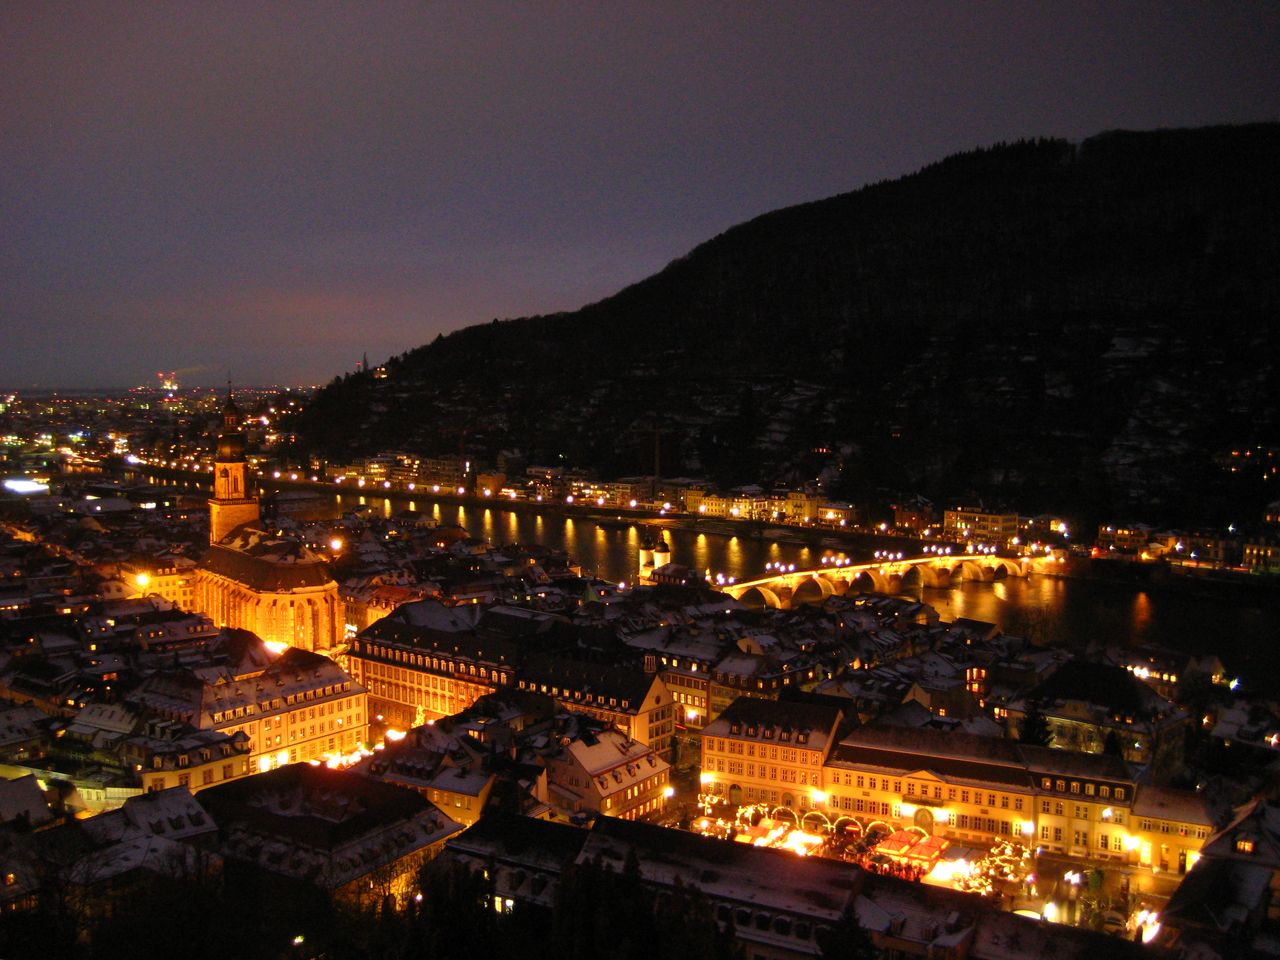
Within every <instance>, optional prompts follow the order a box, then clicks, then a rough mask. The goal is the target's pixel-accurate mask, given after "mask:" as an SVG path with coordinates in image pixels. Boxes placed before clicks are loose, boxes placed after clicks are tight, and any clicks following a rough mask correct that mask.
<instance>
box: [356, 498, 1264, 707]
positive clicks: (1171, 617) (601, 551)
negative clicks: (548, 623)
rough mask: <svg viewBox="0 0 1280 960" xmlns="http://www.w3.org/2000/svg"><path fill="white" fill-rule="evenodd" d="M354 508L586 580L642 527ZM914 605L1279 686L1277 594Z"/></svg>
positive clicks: (941, 600) (494, 511)
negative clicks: (527, 547)
mask: <svg viewBox="0 0 1280 960" xmlns="http://www.w3.org/2000/svg"><path fill="white" fill-rule="evenodd" d="M357 505H364V506H369V507H373V508H374V509H375V510H377V511H378V512H380V513H383V514H385V515H388V516H389V515H390V514H391V513H392V512H394V511H396V510H403V509H411V510H413V511H415V512H421V513H423V514H425V515H427V516H429V517H431V518H432V519H433V520H435V521H436V522H438V523H441V524H447V525H457V526H460V527H463V528H464V529H466V530H467V531H468V532H469V533H470V534H471V535H472V536H474V537H479V538H481V539H485V540H489V541H491V542H493V543H496V544H502V543H513V542H517V543H542V544H545V545H547V546H550V547H555V548H558V549H562V550H565V551H567V552H568V553H569V554H570V556H572V557H574V558H576V559H577V560H578V561H579V563H580V564H581V565H582V568H583V570H584V572H590V573H594V574H597V575H598V576H600V577H603V578H605V579H607V580H613V581H619V582H628V583H629V582H633V581H634V580H635V577H636V571H637V567H638V554H639V547H640V541H641V538H642V536H643V532H644V530H643V528H642V527H641V526H640V525H629V526H626V527H624V528H621V529H616V528H605V527H602V526H600V525H598V524H597V523H595V522H594V521H592V520H589V519H586V518H583V517H571V516H565V515H563V514H560V513H553V512H547V513H536V512H531V511H529V510H509V509H503V508H501V507H499V506H497V505H494V506H489V505H487V504H459V503H457V502H454V501H433V500H430V499H427V498H413V497H409V496H403V497H399V496H397V497H395V498H385V497H377V496H359V495H349V494H348V495H344V496H342V497H341V498H340V497H338V496H337V495H334V496H333V506H334V512H335V514H336V513H337V512H339V511H340V510H343V509H351V508H352V507H354V506H357ZM663 534H664V536H665V537H666V539H667V542H668V543H669V544H670V546H671V556H672V560H673V561H675V562H676V563H683V564H686V565H688V566H690V567H692V568H694V569H696V570H700V571H703V572H710V573H711V574H712V576H714V575H715V574H718V573H723V574H724V575H725V576H726V577H734V578H735V579H737V580H751V579H757V578H759V577H762V576H766V575H767V570H766V564H770V565H776V564H779V563H782V564H795V567H796V569H806V568H810V567H815V566H818V565H819V564H820V562H821V558H822V556H823V555H832V556H839V557H848V558H849V559H851V560H854V561H855V562H858V561H862V560H868V559H870V557H869V556H865V555H859V554H857V553H855V552H850V553H845V552H843V551H840V550H827V549H822V548H817V547H809V546H804V545H802V544H795V543H776V542H771V541H769V540H767V539H766V540H758V539H751V538H747V537H733V536H723V535H720V534H714V533H698V532H696V531H692V530H682V529H678V528H673V527H668V528H666V529H664V531H663ZM917 596H918V598H919V599H921V600H923V601H925V602H926V603H929V604H930V605H932V606H933V607H934V608H935V609H937V611H938V613H939V615H940V616H941V617H942V619H943V620H953V619H956V618H957V617H969V618H971V619H975V620H985V621H988V622H991V623H995V624H997V625H999V626H1000V627H1001V628H1002V629H1006V630H1009V631H1010V632H1028V631H1030V632H1035V631H1037V630H1038V631H1041V632H1043V633H1044V634H1046V635H1047V636H1048V637H1049V638H1050V639H1052V640H1054V641H1055V642H1060V643H1063V644H1065V645H1067V646H1069V647H1072V648H1074V649H1078V650H1080V649H1083V648H1084V647H1086V646H1088V645H1089V644H1090V643H1098V644H1102V645H1104V646H1111V645H1116V646H1126V645H1130V644H1157V645H1161V646H1166V647H1171V648H1174V649H1177V650H1182V651H1185V652H1188V653H1204V652H1213V653H1216V654H1217V655H1218V656H1219V657H1220V658H1221V659H1222V660H1223V662H1224V663H1225V664H1226V665H1227V667H1228V668H1229V669H1230V670H1231V671H1233V672H1235V673H1237V674H1239V675H1240V676H1241V677H1242V678H1243V680H1244V681H1245V682H1246V683H1247V684H1248V685H1249V686H1251V687H1253V688H1254V689H1257V688H1259V687H1263V686H1273V685H1275V684H1276V683H1280V657H1277V656H1276V653H1277V651H1280V601H1278V600H1277V596H1276V594H1275V593H1271V594H1263V595H1259V596H1253V597H1250V598H1248V599H1240V598H1238V597H1229V596H1225V595H1224V596H1222V597H1214V596H1209V597H1205V596H1190V595H1186V594H1184V593H1181V592H1180V591H1179V589H1178V586H1177V585H1170V586H1166V587H1163V588H1159V589H1147V588H1142V587H1137V586H1133V585H1129V584H1119V583H1109V582H1104V581H1097V580H1083V579H1075V578H1066V577H1046V576H1033V577H1030V578H1027V579H1008V580H1001V581H997V582H995V583H977V582H965V583H962V584H959V585H957V586H954V587H950V588H947V589H924V590H921V591H919V593H918V594H917Z"/></svg>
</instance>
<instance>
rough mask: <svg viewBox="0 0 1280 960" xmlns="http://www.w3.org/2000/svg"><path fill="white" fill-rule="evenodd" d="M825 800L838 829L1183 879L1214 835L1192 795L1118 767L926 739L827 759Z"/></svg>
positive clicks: (1035, 750)
mask: <svg viewBox="0 0 1280 960" xmlns="http://www.w3.org/2000/svg"><path fill="white" fill-rule="evenodd" d="M820 795H821V796H822V797H824V798H825V800H824V810H823V812H824V814H825V816H826V817H827V818H828V819H829V821H830V822H831V823H833V824H834V823H839V822H840V821H844V822H846V823H848V824H851V825H853V824H857V825H858V826H859V827H861V828H862V829H864V830H865V829H869V828H871V827H872V826H873V825H875V824H876V823H877V822H878V823H881V824H883V825H884V826H887V827H890V828H892V829H899V828H903V827H917V828H919V829H921V830H923V831H925V832H926V833H928V834H930V835H933V834H938V835H942V836H945V837H948V838H949V839H951V840H953V841H958V842H960V843H968V844H973V845H989V844H991V843H994V842H996V841H998V840H1016V839H1020V840H1022V841H1023V842H1025V843H1027V844H1029V845H1032V846H1037V847H1040V848H1041V849H1043V850H1045V851H1047V852H1051V853H1056V854H1059V855H1062V856H1068V857H1076V858H1080V859H1088V860H1104V861H1105V860H1114V861H1116V862H1119V863H1124V864H1131V865H1138V866H1144V867H1151V868H1155V869H1159V870H1162V871H1172V872H1179V873H1184V872H1186V870H1187V869H1188V867H1189V866H1191V865H1192V864H1194V863H1195V860H1196V857H1197V856H1198V854H1199V850H1200V847H1201V846H1202V845H1203V843H1204V841H1205V838H1206V837H1207V836H1208V832H1209V828H1210V827H1209V818H1208V816H1207V814H1206V813H1205V811H1204V809H1203V805H1202V804H1201V803H1200V801H1199V798H1198V797H1197V796H1196V795H1195V794H1192V793H1187V792H1184V791H1173V790H1165V789H1163V788H1157V787H1146V786H1143V787H1139V786H1138V785H1137V784H1136V783H1135V782H1134V781H1133V779H1132V778H1131V776H1130V775H1129V773H1128V769H1127V767H1126V766H1125V764H1124V763H1123V762H1122V761H1120V760H1119V759H1118V758H1116V757H1111V756H1106V755H1100V754H1087V753H1074V752H1067V751H1062V750H1051V749H1048V748H1045V747H1030V746H1027V745H1024V744H1018V743H1016V742H1013V741H1009V740H997V739H991V738H985V737H975V736H971V735H968V734H961V733H955V732H946V733H943V732H940V731H936V730H929V729H909V728H892V727H864V728H861V729H859V730H857V731H854V732H853V733H851V734H850V735H849V736H847V737H845V738H844V739H843V740H842V741H841V743H840V744H839V746H837V747H836V748H835V749H834V750H833V751H832V753H831V756H830V759H829V760H828V761H827V764H826V766H825V767H824V769H823V784H822V787H821V788H820ZM1157 811H1160V812H1159V813H1157Z"/></svg>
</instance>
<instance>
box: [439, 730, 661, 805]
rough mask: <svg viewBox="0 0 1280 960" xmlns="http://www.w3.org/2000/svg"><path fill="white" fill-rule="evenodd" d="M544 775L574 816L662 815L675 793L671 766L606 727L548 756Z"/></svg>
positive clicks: (554, 796)
mask: <svg viewBox="0 0 1280 960" xmlns="http://www.w3.org/2000/svg"><path fill="white" fill-rule="evenodd" d="M547 772H548V775H549V779H550V783H551V796H552V798H553V799H554V800H555V801H556V803H557V804H559V805H560V806H561V807H563V808H565V809H567V810H570V811H572V812H573V813H597V814H599V813H603V814H606V815H607V816H610V817H619V818H620V819H623V820H635V819H638V818H639V817H643V816H646V815H648V814H651V813H658V812H660V811H661V810H662V809H663V807H664V806H665V805H666V802H667V800H668V799H669V797H670V795H671V794H672V793H673V792H674V791H668V789H667V788H668V786H669V784H670V781H671V767H670V765H669V764H668V763H667V762H666V761H665V760H663V759H662V758H660V757H659V756H658V755H657V754H656V753H655V752H654V751H653V750H652V749H650V747H649V746H648V745H646V744H644V743H641V742H640V741H638V740H632V739H631V738H630V737H628V736H626V735H625V734H623V733H621V732H620V731H618V730H614V729H610V728H606V729H604V730H601V731H599V732H598V733H586V734H584V735H581V736H578V737H575V738H574V739H573V740H570V741H569V743H567V744H565V745H564V746H563V747H562V748H561V750H560V751H559V753H557V754H554V755H552V756H550V757H549V758H548V760H547ZM455 819H456V818H455Z"/></svg>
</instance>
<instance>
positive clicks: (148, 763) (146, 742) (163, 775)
mask: <svg viewBox="0 0 1280 960" xmlns="http://www.w3.org/2000/svg"><path fill="white" fill-rule="evenodd" d="M251 751H252V748H251V746H250V744H249V738H248V736H246V735H245V734H243V733H237V734H233V735H227V734H224V733H220V732H218V731H215V730H198V729H196V728H194V727H191V726H188V725H186V724H179V723H175V722H173V721H171V720H151V721H148V723H147V726H146V729H145V731H144V732H143V733H142V734H140V735H138V736H135V737H130V738H129V739H128V740H127V741H125V743H124V747H123V751H122V753H123V756H124V758H125V760H126V761H128V762H129V763H132V764H133V768H134V771H135V772H136V773H137V775H138V778H139V779H140V780H141V781H142V789H143V791H144V792H147V793H151V792H155V791H159V790H167V789H169V788H170V787H184V788H186V789H187V790H190V791H191V792H192V793H196V792H198V791H200V790H204V789H206V788H208V787H213V786H217V785H218V784H220V783H226V782H227V781H228V780H234V779H236V778H237V777H246V776H248V775H249V774H250V773H253V772H254V771H253V770H252V769H251V768H250V765H249V757H250V753H251Z"/></svg>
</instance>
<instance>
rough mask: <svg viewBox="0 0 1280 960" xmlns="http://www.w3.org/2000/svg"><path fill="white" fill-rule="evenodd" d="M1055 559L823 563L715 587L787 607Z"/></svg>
mask: <svg viewBox="0 0 1280 960" xmlns="http://www.w3.org/2000/svg"><path fill="white" fill-rule="evenodd" d="M1057 562H1059V561H1058V560H1057V558H1055V557H1053V556H1044V557H1000V556H995V555H987V556H981V555H980V556H974V555H970V554H962V555H959V556H927V557H912V558H909V559H903V560H881V561H877V562H875V563H860V564H848V565H845V566H823V567H819V568H817V569H813V570H795V571H789V572H786V573H782V572H778V573H774V574H771V575H770V576H768V577H764V578H762V579H759V580H747V581H744V582H742V583H734V584H730V585H729V586H722V587H720V588H719V589H720V590H722V591H723V592H724V593H727V594H729V595H730V596H731V597H733V598H734V599H735V600H740V601H742V602H743V603H745V604H747V605H748V606H755V607H772V608H775V609H780V610H789V609H791V608H793V607H796V606H801V605H803V604H818V603H822V601H824V600H826V599H827V598H828V597H831V596H842V595H844V594H846V593H850V592H852V593H888V594H895V593H903V592H905V591H908V590H914V589H917V588H918V587H947V586H950V585H951V584H953V583H959V582H961V581H963V580H1003V579H1005V578H1006V577H1025V576H1028V575H1030V574H1031V573H1038V572H1044V571H1046V570H1048V569H1051V568H1053V567H1054V565H1055V564H1056V563H1057Z"/></svg>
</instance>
